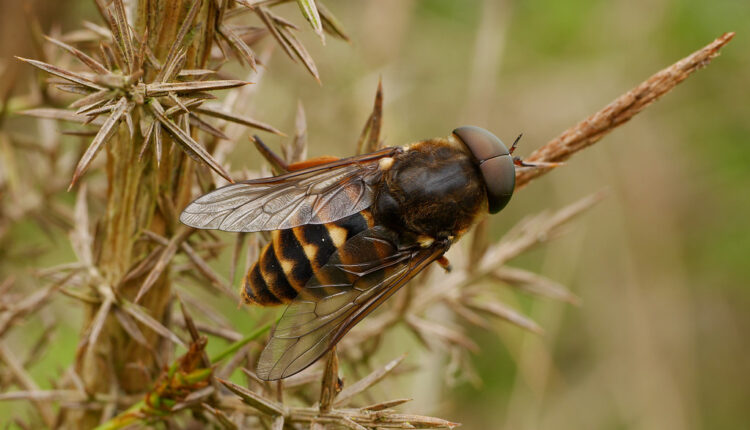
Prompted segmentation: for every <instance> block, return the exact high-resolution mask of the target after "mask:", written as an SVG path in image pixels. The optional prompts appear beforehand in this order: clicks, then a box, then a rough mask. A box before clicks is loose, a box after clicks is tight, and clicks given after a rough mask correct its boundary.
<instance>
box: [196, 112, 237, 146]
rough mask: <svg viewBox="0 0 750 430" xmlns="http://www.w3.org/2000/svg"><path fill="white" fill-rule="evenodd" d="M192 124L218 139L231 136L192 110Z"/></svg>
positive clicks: (227, 138) (226, 138) (225, 138)
mask: <svg viewBox="0 0 750 430" xmlns="http://www.w3.org/2000/svg"><path fill="white" fill-rule="evenodd" d="M190 125H192V126H193V127H197V128H199V129H200V130H202V131H205V132H206V133H208V134H210V135H211V136H213V137H215V138H217V139H224V140H229V136H227V135H226V134H224V132H223V131H221V130H219V129H218V128H216V127H214V126H213V125H211V124H209V123H208V122H206V121H204V120H203V119H201V117H199V116H198V115H196V114H194V113H192V112H190Z"/></svg>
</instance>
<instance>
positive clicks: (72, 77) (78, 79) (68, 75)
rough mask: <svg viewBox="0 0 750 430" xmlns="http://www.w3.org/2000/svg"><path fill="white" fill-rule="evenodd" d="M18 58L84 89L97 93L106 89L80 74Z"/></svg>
mask: <svg viewBox="0 0 750 430" xmlns="http://www.w3.org/2000/svg"><path fill="white" fill-rule="evenodd" d="M16 58H18V59H19V60H21V61H23V62H26V63H29V64H31V65H32V66H34V67H36V68H39V69H42V70H44V71H45V72H47V73H50V74H52V75H55V76H59V77H61V78H63V79H65V80H68V81H70V82H75V83H76V84H79V85H83V86H84V87H87V88H91V89H93V90H97V91H98V90H103V89H105V88H104V87H102V86H101V85H99V84H97V83H95V82H93V81H91V80H89V79H88V78H86V77H85V76H82V75H79V74H78V73H73V72H70V71H67V70H65V69H62V68H60V67H57V66H53V65H52V64H47V63H43V62H41V61H37V60H32V59H29V58H22V57H16Z"/></svg>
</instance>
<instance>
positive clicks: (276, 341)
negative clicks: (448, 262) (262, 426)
mask: <svg viewBox="0 0 750 430" xmlns="http://www.w3.org/2000/svg"><path fill="white" fill-rule="evenodd" d="M447 249H448V246H447V245H433V246H432V247H430V248H420V247H419V246H414V247H405V248H404V247H399V245H398V239H397V236H396V234H395V233H393V232H392V231H390V230H388V229H386V228H385V227H382V226H375V227H373V228H371V229H369V230H365V231H363V232H361V233H359V234H358V235H356V236H354V237H353V238H351V239H349V240H348V241H347V242H346V243H345V244H344V245H343V246H342V247H341V248H339V250H338V251H337V252H336V253H335V254H333V255H332V256H331V258H330V259H329V261H328V263H327V264H326V265H325V266H323V267H322V268H321V269H320V270H319V273H318V274H317V276H315V277H313V278H312V279H311V280H310V281H309V282H308V283H307V285H306V286H305V289H304V290H303V291H302V292H300V294H299V296H297V298H296V299H295V300H294V301H293V302H292V303H290V304H289V306H288V307H287V309H286V310H285V311H284V314H283V315H282V317H281V319H280V320H279V322H278V324H277V325H276V327H275V329H274V331H273V335H272V336H271V340H270V341H269V343H268V345H266V348H265V349H264V350H263V352H262V353H261V356H260V360H259V361H258V372H257V373H258V377H260V378H261V379H264V380H276V379H281V378H286V377H288V376H291V375H293V374H295V373H297V372H299V371H301V370H303V369H305V368H306V367H308V366H309V365H311V364H312V363H314V362H315V361H316V360H318V359H319V358H320V357H321V356H323V354H325V353H326V351H328V350H329V349H331V348H332V347H333V346H334V345H335V344H336V343H337V342H338V341H339V340H341V338H342V337H343V336H344V335H345V334H346V333H347V332H348V331H349V330H350V329H351V328H352V327H353V326H354V325H355V324H356V323H358V322H359V321H360V320H361V319H362V318H364V317H365V316H366V315H368V314H369V313H370V312H372V311H373V310H374V309H375V308H376V307H377V306H378V305H380V304H381V303H382V302H383V301H385V300H386V299H387V298H388V297H390V296H391V295H392V294H393V293H395V292H396V291H397V290H398V289H399V288H400V287H401V286H403V285H404V284H406V282H408V281H409V280H410V279H411V278H413V277H414V276H415V275H416V274H417V273H419V272H420V271H421V270H422V269H424V268H425V267H426V266H427V265H428V264H430V263H431V262H432V261H433V260H435V259H436V258H438V257H440V255H442V254H443V253H444V252H445V251H446V250H447Z"/></svg>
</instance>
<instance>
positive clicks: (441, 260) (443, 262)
mask: <svg viewBox="0 0 750 430" xmlns="http://www.w3.org/2000/svg"><path fill="white" fill-rule="evenodd" d="M436 261H437V262H438V264H439V265H440V267H442V268H443V269H445V271H446V272H450V271H451V270H453V266H451V262H450V261H448V259H447V258H446V257H445V255H442V256H440V258H438V259H437V260H436Z"/></svg>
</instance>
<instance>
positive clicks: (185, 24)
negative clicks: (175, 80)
mask: <svg viewBox="0 0 750 430" xmlns="http://www.w3.org/2000/svg"><path fill="white" fill-rule="evenodd" d="M201 3H202V0H194V1H193V4H192V5H191V6H190V10H189V11H188V13H187V15H186V16H185V19H184V21H182V25H181V26H180V30H179V31H178V32H177V36H175V39H174V41H173V42H172V45H171V46H170V47H169V52H168V53H167V58H166V60H165V61H164V64H165V66H164V67H163V68H160V70H159V73H158V74H157V75H156V81H157V82H165V81H167V80H168V76H167V69H168V65H169V64H170V63H174V62H175V60H176V59H177V57H179V54H180V51H182V50H183V43H184V42H185V36H186V35H187V34H188V31H190V28H191V27H192V26H193V21H195V17H196V15H197V14H198V11H199V10H200V6H201Z"/></svg>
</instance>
